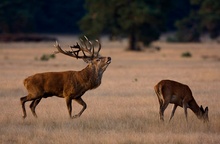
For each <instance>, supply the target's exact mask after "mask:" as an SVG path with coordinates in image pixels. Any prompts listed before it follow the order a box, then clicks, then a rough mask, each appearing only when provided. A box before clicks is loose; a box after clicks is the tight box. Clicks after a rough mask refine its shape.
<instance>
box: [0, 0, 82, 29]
mask: <svg viewBox="0 0 220 144" xmlns="http://www.w3.org/2000/svg"><path fill="white" fill-rule="evenodd" d="M83 4H84V0H1V1H0V33H76V32H79V26H78V24H77V23H78V21H79V20H80V19H81V17H82V16H83V15H84V14H85V9H84V8H83Z"/></svg>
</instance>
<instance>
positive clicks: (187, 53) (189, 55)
mask: <svg viewBox="0 0 220 144" xmlns="http://www.w3.org/2000/svg"><path fill="white" fill-rule="evenodd" d="M181 56H182V57H192V54H191V53H190V52H184V53H182V55H181Z"/></svg>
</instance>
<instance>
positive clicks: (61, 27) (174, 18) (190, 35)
mask: <svg viewBox="0 0 220 144" xmlns="http://www.w3.org/2000/svg"><path fill="white" fill-rule="evenodd" d="M167 31H176V35H175V36H174V37H173V38H170V41H177V42H178V41H181V42H189V41H190V42H195V41H197V42H198V41H200V37H201V35H202V34H203V33H208V34H209V35H210V37H211V38H213V39H214V38H217V37H218V36H219V34H220V1H219V0H108V1H104V0H44V1H41V0H1V1H0V34H5V33H12V34H14V33H69V34H74V33H83V34H86V35H88V36H91V37H99V36H100V35H101V34H103V33H104V34H108V35H110V37H112V38H113V37H127V38H129V39H130V41H129V47H130V49H134V50H138V49H139V47H138V46H137V45H136V44H137V42H142V43H143V44H145V45H149V44H150V43H151V42H152V41H154V40H157V39H158V38H159V37H160V35H161V34H162V33H164V32H167Z"/></svg>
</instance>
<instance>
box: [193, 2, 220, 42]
mask: <svg viewBox="0 0 220 144" xmlns="http://www.w3.org/2000/svg"><path fill="white" fill-rule="evenodd" d="M194 1H195V0H194ZM197 1H198V0H197ZM200 1H201V0H200ZM198 13H199V15H200V16H201V20H202V22H201V25H202V27H203V28H204V29H205V31H206V30H207V31H208V33H209V34H210V37H211V38H212V39H215V38H217V37H218V36H219V34H220V1H219V0H202V1H201V6H200V9H199V12H198Z"/></svg>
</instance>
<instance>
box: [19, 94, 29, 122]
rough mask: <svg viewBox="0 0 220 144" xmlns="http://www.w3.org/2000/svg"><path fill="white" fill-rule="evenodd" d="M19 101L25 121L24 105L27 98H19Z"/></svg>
mask: <svg viewBox="0 0 220 144" xmlns="http://www.w3.org/2000/svg"><path fill="white" fill-rule="evenodd" d="M20 101H21V105H22V110H23V118H24V119H25V118H26V116H27V113H26V109H25V103H26V102H27V101H28V100H27V96H24V97H21V98H20Z"/></svg>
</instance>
